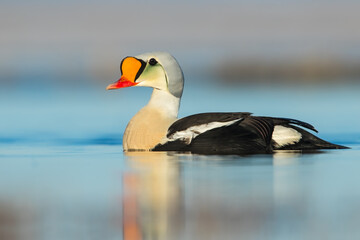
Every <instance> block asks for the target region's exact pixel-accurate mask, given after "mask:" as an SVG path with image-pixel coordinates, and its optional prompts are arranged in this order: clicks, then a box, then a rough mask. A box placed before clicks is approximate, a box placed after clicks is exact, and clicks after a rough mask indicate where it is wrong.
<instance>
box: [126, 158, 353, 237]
mask: <svg viewBox="0 0 360 240" xmlns="http://www.w3.org/2000/svg"><path fill="white" fill-rule="evenodd" d="M326 155H327V154H314V153H309V154H304V153H300V152H277V153H275V154H273V155H256V156H247V157H239V156H206V157H205V156H199V155H191V154H188V155H187V154H182V155H180V154H171V153H163V152H159V153H152V152H150V153H149V152H136V153H135V152H131V153H126V162H127V165H128V168H127V169H126V171H125V173H124V181H123V184H124V188H123V189H124V193H123V208H124V209H123V235H124V239H126V240H140V239H172V240H173V239H175V240H176V239H206V240H207V239H240V238H241V239H289V238H288V237H289V236H290V235H289V234H291V236H293V238H292V239H319V238H320V239H321V237H323V236H331V235H332V234H338V232H339V231H338V230H336V227H335V225H334V223H335V222H333V221H331V220H330V219H331V218H336V217H337V216H338V214H339V212H338V210H336V209H338V208H339V206H340V205H339V203H338V202H336V201H335V202H334V201H332V200H330V199H331V198H334V197H335V199H338V201H340V199H343V198H344V197H343V196H342V195H341V194H340V193H341V191H342V189H337V190H336V191H337V192H338V193H339V194H338V195H335V196H334V193H333V191H334V190H333V189H331V191H329V188H326V186H328V184H329V183H328V182H330V181H331V180H332V178H328V177H326V175H324V171H323V168H324V167H327V168H328V171H331V165H330V168H329V166H323V167H322V168H319V167H318V164H319V162H314V159H316V158H317V157H322V158H324V156H326ZM327 156H332V155H329V152H328V155H327ZM328 164H329V163H328ZM323 179H327V180H326V181H327V182H324V180H323ZM333 185H334V182H333ZM326 196H327V198H326ZM359 199H360V198H359ZM353 207H354V205H353ZM350 208H352V207H350V206H347V205H344V207H342V210H341V211H342V214H344V216H345V217H348V218H347V220H345V223H353V222H354V220H356V219H360V215H359V214H353V215H352V216H349V213H351V211H348V210H350ZM337 224H338V223H337ZM342 225H343V227H344V229H348V231H349V232H355V233H356V232H358V231H357V230H356V229H355V228H353V225H351V224H346V225H345V224H342ZM340 233H342V234H345V235H346V233H345V232H344V231H340ZM324 234H325V235H324ZM334 236H341V235H334ZM335 239H336V238H335Z"/></svg>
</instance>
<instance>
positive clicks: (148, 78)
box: [106, 52, 184, 98]
mask: <svg viewBox="0 0 360 240" xmlns="http://www.w3.org/2000/svg"><path fill="white" fill-rule="evenodd" d="M120 71H121V74H122V76H121V77H120V79H119V80H118V81H116V82H115V83H112V84H110V85H109V86H107V88H106V89H107V90H111V89H118V88H125V87H133V86H136V87H152V88H154V89H158V90H162V91H167V92H170V93H171V94H172V95H174V96H175V97H178V98H180V97H181V95H182V92H183V87H184V76H183V72H182V70H181V68H180V66H179V64H178V62H177V61H176V59H175V58H174V57H173V56H172V55H170V54H169V53H167V52H151V53H144V54H141V55H138V56H135V57H126V58H124V59H123V60H122V61H121V64H120Z"/></svg>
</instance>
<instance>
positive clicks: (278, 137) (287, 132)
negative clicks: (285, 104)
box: [272, 125, 302, 147]
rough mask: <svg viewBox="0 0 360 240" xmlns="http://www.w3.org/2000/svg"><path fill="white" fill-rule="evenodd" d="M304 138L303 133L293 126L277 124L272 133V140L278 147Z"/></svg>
mask: <svg viewBox="0 0 360 240" xmlns="http://www.w3.org/2000/svg"><path fill="white" fill-rule="evenodd" d="M301 138H302V135H301V133H299V132H298V131H296V130H295V129H293V128H289V127H284V126H280V125H276V126H275V128H274V131H273V134H272V140H274V141H275V144H276V146H277V147H282V146H285V145H289V144H295V143H297V142H299V141H300V139H301Z"/></svg>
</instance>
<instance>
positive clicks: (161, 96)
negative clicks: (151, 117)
mask: <svg viewBox="0 0 360 240" xmlns="http://www.w3.org/2000/svg"><path fill="white" fill-rule="evenodd" d="M145 107H146V108H147V107H150V108H156V109H158V110H159V111H161V112H163V113H165V114H166V115H167V116H168V117H171V118H177V116H178V112H179V107H180V98H178V97H175V96H174V95H172V94H171V93H170V92H168V91H164V90H159V89H154V91H153V93H152V95H151V98H150V101H149V103H148V104H147V105H146V106H145Z"/></svg>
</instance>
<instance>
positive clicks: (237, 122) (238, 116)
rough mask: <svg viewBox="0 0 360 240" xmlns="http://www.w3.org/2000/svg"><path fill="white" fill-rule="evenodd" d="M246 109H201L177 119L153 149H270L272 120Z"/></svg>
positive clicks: (236, 151) (226, 151)
mask: <svg viewBox="0 0 360 240" xmlns="http://www.w3.org/2000/svg"><path fill="white" fill-rule="evenodd" d="M250 115H251V114H250V113H247V112H246V113H241V112H240V113H202V114H196V115H192V116H189V117H185V118H182V119H179V120H178V121H176V122H175V123H173V124H172V125H171V126H170V128H169V131H168V134H167V138H168V141H166V142H164V143H162V144H159V145H157V146H156V147H155V148H154V149H153V150H154V151H190V152H193V153H201V154H248V153H261V152H263V153H265V152H269V151H271V150H272V149H271V144H270V143H271V136H272V132H273V129H274V124H273V122H272V120H271V119H270V118H264V117H252V116H250Z"/></svg>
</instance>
